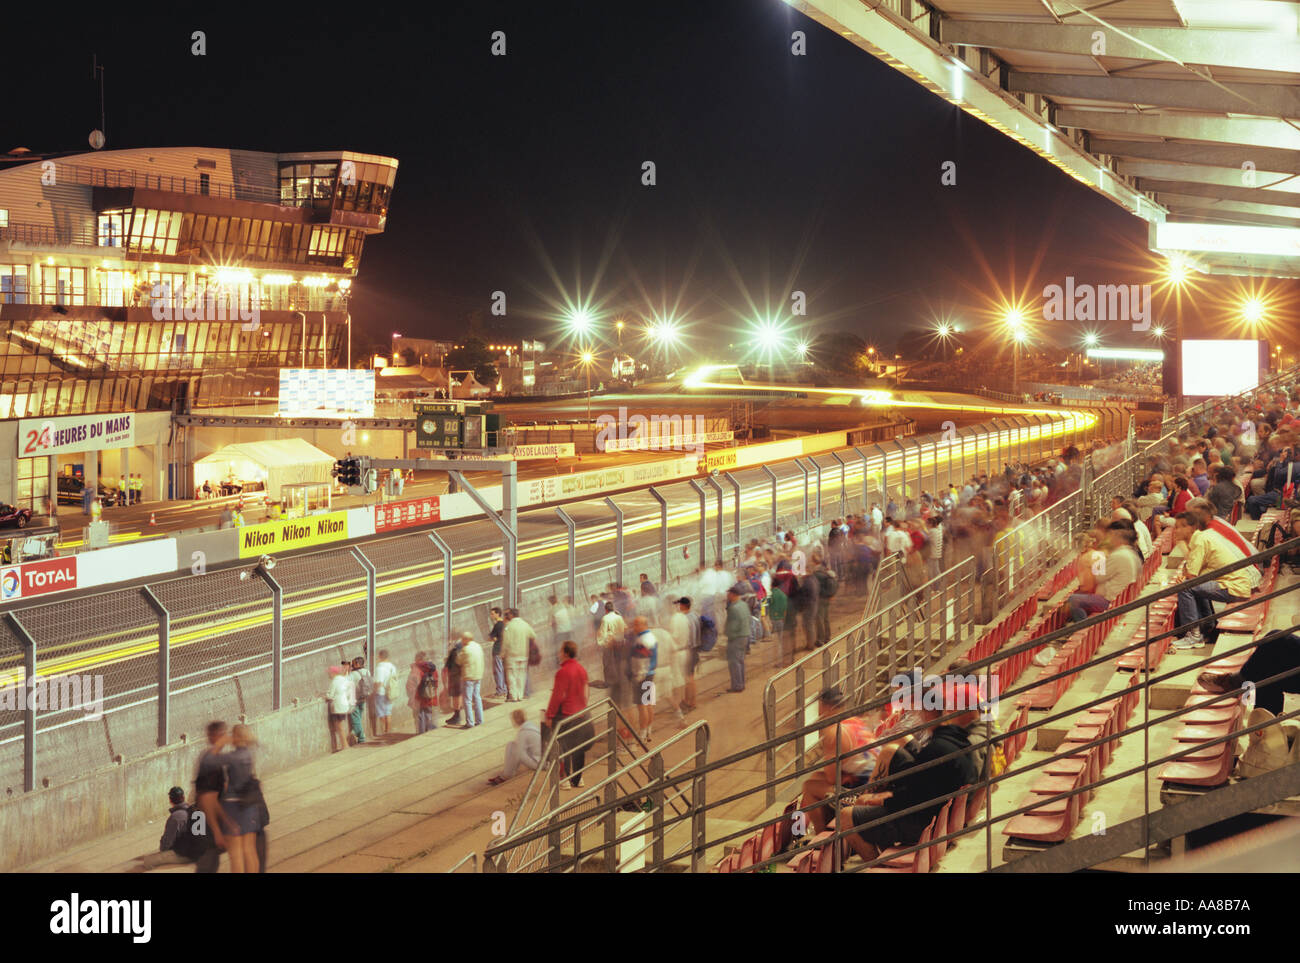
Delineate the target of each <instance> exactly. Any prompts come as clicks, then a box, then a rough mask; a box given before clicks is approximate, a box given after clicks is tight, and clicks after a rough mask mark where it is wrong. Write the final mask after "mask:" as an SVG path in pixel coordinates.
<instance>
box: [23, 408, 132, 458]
mask: <svg viewBox="0 0 1300 963" xmlns="http://www.w3.org/2000/svg"><path fill="white" fill-rule="evenodd" d="M134 445H135V415H133V414H132V413H131V412H129V411H128V412H125V413H121V414H107V415H74V416H71V417H65V418H24V419H23V420H22V421H20V422H18V457H19V458H33V457H36V456H39V455H63V454H70V453H72V452H77V451H100V450H103V449H108V448H131V447H134Z"/></svg>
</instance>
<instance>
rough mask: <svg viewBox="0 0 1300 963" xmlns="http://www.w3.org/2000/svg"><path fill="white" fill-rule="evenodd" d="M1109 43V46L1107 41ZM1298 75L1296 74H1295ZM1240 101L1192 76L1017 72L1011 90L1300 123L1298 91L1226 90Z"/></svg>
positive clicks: (1276, 88)
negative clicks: (1107, 75) (1298, 119)
mask: <svg viewBox="0 0 1300 963" xmlns="http://www.w3.org/2000/svg"><path fill="white" fill-rule="evenodd" d="M1108 43H1109V41H1108ZM1293 69H1294V68H1293ZM1223 86H1224V87H1228V88H1230V89H1231V90H1232V91H1234V92H1236V93H1238V94H1240V95H1241V96H1240V97H1235V96H1233V94H1232V93H1229V92H1228V91H1225V90H1223V88H1222V87H1216V86H1215V85H1214V84H1211V83H1207V82H1206V81H1203V80H1197V79H1195V78H1193V77H1191V76H1188V78H1187V79H1186V80H1157V79H1148V78H1145V77H1115V76H1110V77H1102V76H1098V75H1095V74H1039V73H1032V72H1026V71H1020V70H1013V71H1012V72H1011V73H1010V74H1009V75H1008V77H1007V89H1008V90H1011V91H1020V92H1024V93H1030V92H1032V93H1035V94H1043V95H1045V96H1048V97H1079V98H1083V99H1085V100H1106V101H1111V102H1112V103H1116V104H1149V105H1153V106H1157V107H1185V108H1187V109H1188V110H1199V111H1203V112H1213V113H1224V114H1228V113H1232V114H1259V115H1261V116H1264V117H1292V118H1300V88H1296V87H1288V86H1284V85H1282V84H1224V85H1223Z"/></svg>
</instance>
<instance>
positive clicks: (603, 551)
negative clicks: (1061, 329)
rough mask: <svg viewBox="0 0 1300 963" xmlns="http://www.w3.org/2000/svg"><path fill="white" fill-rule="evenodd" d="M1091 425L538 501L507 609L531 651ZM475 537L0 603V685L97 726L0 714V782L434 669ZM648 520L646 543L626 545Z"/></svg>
mask: <svg viewBox="0 0 1300 963" xmlns="http://www.w3.org/2000/svg"><path fill="white" fill-rule="evenodd" d="M1094 430H1095V427H1089V426H1087V425H1085V424H1083V423H1081V422H1079V421H1077V420H1075V419H1071V418H1068V417H1066V418H1046V417H1039V418H1018V419H1009V420H999V421H998V422H996V423H995V424H994V425H993V426H992V427H991V428H987V429H983V430H981V429H961V430H960V431H959V432H958V435H957V437H953V438H945V437H941V436H934V435H931V436H926V437H922V438H908V439H905V440H903V441H892V442H887V443H883V444H879V445H874V446H872V447H870V448H853V449H844V450H843V451H842V452H840V455H841V456H842V461H841V462H840V463H837V462H836V460H835V459H834V457H832V456H818V457H817V458H812V459H808V460H807V461H803V460H801V461H800V462H799V463H797V464H793V463H782V464H778V465H776V466H773V468H774V470H773V471H771V472H764V471H763V470H762V469H746V470H741V471H737V472H735V473H726V472H724V473H723V474H722V475H721V476H720V478H719V484H718V486H717V488H718V489H720V490H721V491H720V493H719V492H718V491H709V490H708V489H704V488H699V489H696V490H695V491H692V490H690V486H689V484H688V483H680V482H679V483H672V484H669V485H663V486H658V487H656V488H655V489H652V490H651V492H652V493H657V494H659V495H660V496H661V497H663V498H664V505H663V507H662V508H660V509H659V510H655V509H654V508H650V509H649V510H647V509H646V507H645V504H646V503H645V499H644V497H641V498H638V497H637V493H635V492H628V493H619V494H615V495H613V496H612V500H613V502H614V503H615V504H622V505H623V506H626V511H621V512H620V513H618V514H617V515H614V514H612V512H611V509H610V507H609V505H608V504H607V503H606V502H605V501H604V500H592V501H586V502H577V503H569V504H568V505H566V506H565V511H566V513H571V514H569V515H568V517H570V519H571V520H574V526H573V530H572V531H571V532H570V531H569V530H567V529H566V528H563V527H561V524H560V521H559V520H558V519H557V514H556V509H555V508H552V507H548V508H540V509H535V510H530V511H527V512H521V513H520V521H521V525H522V524H527V525H528V526H529V529H530V536H529V537H528V538H527V539H524V540H522V541H521V553H520V554H521V563H520V565H521V571H520V573H519V579H518V584H519V586H520V592H521V593H522V595H521V598H520V599H519V603H518V607H519V608H520V609H521V611H522V612H523V613H524V615H525V617H526V618H530V620H531V621H532V622H533V624H534V625H535V626H537V627H538V630H539V631H538V635H539V638H540V639H541V640H542V642H543V653H544V658H545V657H546V656H547V655H549V654H551V653H550V651H549V650H551V649H553V648H555V647H556V644H557V640H554V639H552V638H551V637H550V633H549V632H547V631H546V629H545V626H546V620H547V614H546V613H547V611H548V605H547V602H546V599H547V597H548V596H549V595H551V594H556V595H558V596H561V597H563V596H569V597H571V598H573V599H574V600H575V603H578V602H580V600H582V599H585V598H587V596H588V595H589V594H594V593H598V592H599V591H601V590H602V589H603V588H604V586H605V584H606V583H607V582H609V581H623V580H624V578H625V576H626V575H627V573H629V572H636V571H638V570H640V571H647V572H656V571H658V572H659V573H660V576H661V579H662V580H663V583H664V584H672V582H673V580H674V579H676V580H684V582H683V584H685V585H689V584H690V583H689V579H690V578H691V577H692V576H693V573H694V572H695V569H696V566H697V565H698V564H699V563H700V562H701V561H707V560H712V559H716V558H724V559H725V558H730V557H734V555H735V553H736V551H737V549H738V547H740V546H743V545H744V544H745V541H746V540H747V539H749V538H754V537H760V536H770V535H772V534H773V532H775V531H777V530H786V529H793V530H797V531H799V533H800V540H801V542H803V543H804V544H810V543H811V542H814V541H818V540H820V535H819V532H820V531H821V530H822V526H823V524H824V521H823V517H824V516H826V515H830V514H832V513H834V512H837V511H839V510H841V507H843V509H845V510H848V511H864V510H865V508H866V506H867V502H868V499H869V498H870V497H871V496H872V493H873V492H878V491H879V489H880V486H881V483H882V482H883V483H886V484H888V485H889V486H891V487H894V486H897V487H900V488H906V489H908V490H909V491H911V492H913V493H914V494H915V493H916V492H918V491H919V490H920V489H921V488H922V487H925V488H931V487H932V488H933V489H934V490H937V489H938V488H939V487H940V485H942V484H946V483H947V482H948V481H953V482H958V483H959V482H961V481H963V480H964V479H966V478H968V477H970V475H971V474H973V473H975V472H976V471H981V470H987V468H988V467H989V466H990V465H992V464H993V463H994V462H995V461H997V462H1001V461H1004V460H1017V461H1019V460H1022V459H1024V458H1027V457H1032V456H1037V455H1042V454H1045V453H1047V452H1050V451H1054V450H1055V449H1056V448H1057V447H1058V446H1060V445H1065V444H1070V443H1073V442H1075V441H1082V440H1083V439H1084V438H1085V437H1087V436H1088V435H1089V434H1091V432H1092V431H1094ZM737 490H738V495H737ZM701 492H702V493H703V494H702V495H701V494H700V493H701ZM841 495H843V496H844V497H843V500H841ZM737 506H739V511H737ZM701 513H702V514H701ZM476 525H478V526H484V525H485V523H482V522H470V523H466V524H464V525H454V526H451V527H450V528H446V529H439V532H441V533H442V534H438V533H434V534H433V535H430V534H428V533H427V532H415V533H412V534H405V535H394V536H387V537H384V538H380V539H376V540H374V541H369V542H366V543H363V544H358V545H355V546H350V547H345V548H338V549H329V550H324V551H318V552H309V553H303V554H296V555H287V556H284V557H281V558H278V559H277V560H276V564H277V567H276V568H275V569H274V571H270V570H265V569H262V570H259V569H257V561H258V560H257V558H256V557H253V558H248V559H246V560H244V561H242V562H240V563H232V567H225V566H222V567H213V568H212V569H211V570H209V569H208V567H207V565H208V563H207V561H206V560H205V559H204V557H203V553H202V552H201V551H199V552H197V553H195V554H194V557H193V558H192V559H190V560H188V561H189V562H191V563H192V565H191V571H192V573H193V574H189V575H185V576H177V577H174V578H171V579H159V580H156V581H150V582H149V583H148V584H147V585H145V586H142V587H133V588H123V589H117V590H112V591H107V592H93V591H91V592H73V593H66V594H63V595H60V596H58V597H57V599H54V600H51V601H44V600H29V601H23V602H19V603H10V604H9V605H7V606H5V607H4V608H3V609H0V613H7V618H5V619H3V620H0V686H4V685H16V686H29V685H30V684H31V680H33V679H35V678H37V677H39V678H54V677H60V676H63V677H66V676H70V675H78V676H79V675H85V676H86V677H87V678H89V677H91V676H97V677H99V678H100V679H101V680H102V687H103V690H102V691H103V694H104V705H103V709H104V712H105V713H106V715H107V716H108V717H109V719H110V720H111V737H110V726H108V725H106V726H104V727H103V728H102V735H97V736H96V737H95V738H94V739H93V741H91V742H87V741H86V740H84V739H81V738H80V737H79V738H78V739H72V738H70V734H71V732H72V731H79V732H85V731H87V730H85V729H84V728H83V729H77V730H74V728H73V727H76V726H78V725H79V724H80V723H81V721H82V719H83V718H84V714H82V713H81V712H78V711H59V712H53V711H41V713H40V715H39V718H38V719H37V718H34V719H33V722H32V725H31V726H30V727H27V726H26V725H25V720H24V718H23V714H22V713H19V712H16V711H11V710H0V789H2V788H5V787H7V788H9V789H10V790H12V791H15V792H16V791H19V790H20V789H21V790H22V791H31V790H33V789H36V788H38V787H40V786H42V785H50V784H53V783H56V782H61V781H66V780H69V779H72V778H75V777H77V776H80V775H82V774H83V773H85V772H86V771H87V770H89V769H93V768H94V767H96V766H97V765H111V764H114V763H116V762H118V761H119V760H121V759H129V758H132V757H138V756H141V755H144V754H145V753H148V752H150V751H152V750H154V749H155V748H157V747H158V746H162V745H166V744H169V743H171V742H174V741H176V740H177V739H178V738H179V737H180V736H181V735H182V734H184V735H187V736H192V735H193V734H195V733H197V732H199V731H201V727H202V726H203V725H204V724H205V723H206V722H208V721H209V720H211V719H213V718H222V717H230V716H237V715H243V716H246V717H248V718H255V717H257V716H259V715H262V714H264V713H267V712H270V711H275V710H276V709H278V708H280V707H282V706H284V705H288V704H290V703H292V701H293V700H295V699H297V700H300V701H301V700H315V699H318V698H321V697H322V695H323V692H324V689H325V683H326V678H325V669H326V667H327V666H328V665H331V664H337V663H338V662H340V661H341V660H342V658H343V657H345V656H346V657H349V658H350V657H351V656H353V655H356V654H364V655H365V656H366V659H367V664H368V665H372V666H373V665H374V664H375V656H376V653H377V650H378V648H380V647H384V646H387V647H389V648H390V649H391V650H392V652H393V654H394V656H395V657H394V660H393V661H394V662H396V663H397V664H399V665H400V664H403V660H405V659H409V658H410V657H412V656H413V655H414V654H415V650H416V648H418V647H424V648H426V649H427V650H428V654H429V655H430V657H433V656H434V655H438V656H441V655H442V654H444V653H445V651H446V646H447V640H448V639H450V638H452V637H453V635H454V631H453V630H455V631H457V632H458V631H460V630H461V629H468V630H470V631H472V632H474V634H475V636H476V637H478V638H484V637H486V633H487V630H488V628H489V627H490V626H489V624H488V620H487V608H488V606H489V605H492V604H498V603H499V602H500V601H501V600H502V597H503V592H504V588H503V586H504V582H505V579H504V576H499V577H487V576H486V574H485V573H487V572H488V571H489V570H492V569H493V568H494V567H495V568H496V569H497V570H498V571H499V570H500V568H501V566H500V561H501V556H500V555H499V554H497V552H496V548H495V546H496V545H498V544H499V543H498V541H497V538H498V536H497V534H496V533H495V532H493V533H492V534H490V535H487V534H485V533H484V528H483V527H480V528H475V527H474V526H476ZM661 527H662V529H663V531H664V533H665V534H664V536H663V537H659V538H646V537H645V536H644V535H641V536H640V541H638V542H636V543H631V541H630V540H631V538H632V533H637V532H642V531H657V530H658V529H659V528H661ZM444 536H445V538H444ZM625 536H626V538H625ZM625 541H626V542H628V543H629V544H627V545H625V544H624V543H625ZM631 544H635V545H636V547H635V548H631V547H629V546H630V545H631ZM618 546H623V548H624V549H625V550H620V549H619V548H618ZM611 548H614V549H615V551H613V552H611V551H610V549H611ZM688 549H689V556H688V553H687V551H686V550H688ZM566 569H567V572H566ZM462 573H465V574H464V575H463V576H462ZM570 573H571V574H570ZM241 574H243V575H245V576H249V577H247V578H241V577H240V576H241ZM494 575H495V573H494ZM566 576H567V577H566ZM584 644H586V645H588V646H589V645H590V644H591V640H590V639H589V638H588V639H587V640H586V641H585V642H584ZM587 651H590V649H588V650H587ZM544 664H549V663H545V661H544ZM538 671H539V672H540V671H542V670H540V669H539V670H538ZM323 712H324V710H323V707H322V714H323ZM322 719H323V715H322ZM99 732H100V730H99V729H97V730H96V733H99ZM38 750H39V751H38Z"/></svg>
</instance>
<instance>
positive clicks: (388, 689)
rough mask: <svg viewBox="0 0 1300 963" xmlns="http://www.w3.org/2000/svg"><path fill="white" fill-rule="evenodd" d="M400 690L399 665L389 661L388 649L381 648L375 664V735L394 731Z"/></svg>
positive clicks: (383, 734) (384, 734)
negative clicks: (394, 719) (394, 713)
mask: <svg viewBox="0 0 1300 963" xmlns="http://www.w3.org/2000/svg"><path fill="white" fill-rule="evenodd" d="M400 691H401V685H400V673H399V672H398V671H397V666H395V665H393V663H391V662H389V661H388V650H387V649H380V650H379V664H378V665H376V666H375V735H377V736H386V735H388V734H389V733H390V732H391V731H392V721H393V719H392V717H393V703H394V702H396V701H397V699H398V694H399V693H400Z"/></svg>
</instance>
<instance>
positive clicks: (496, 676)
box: [488, 605, 506, 698]
mask: <svg viewBox="0 0 1300 963" xmlns="http://www.w3.org/2000/svg"><path fill="white" fill-rule="evenodd" d="M488 615H489V616H490V617H491V619H492V628H490V629H488V637H489V638H490V639H491V640H492V682H493V684H494V685H495V687H496V691H495V692H493V693H492V697H493V698H499V697H504V696H505V695H506V663H505V659H503V658H501V639H502V635H503V634H504V633H505V630H506V623H505V620H504V619H503V618H502V617H501V610H500V609H499V608H497V607H496V606H495V605H494V606H492V610H491V611H490V612H489V613H488Z"/></svg>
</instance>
